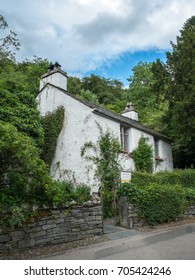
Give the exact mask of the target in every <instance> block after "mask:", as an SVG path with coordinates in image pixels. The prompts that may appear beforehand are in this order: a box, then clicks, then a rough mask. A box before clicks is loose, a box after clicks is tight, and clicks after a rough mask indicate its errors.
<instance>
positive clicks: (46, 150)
mask: <svg viewBox="0 0 195 280" xmlns="http://www.w3.org/2000/svg"><path fill="white" fill-rule="evenodd" d="M41 122H42V126H43V129H44V144H43V148H42V154H41V157H42V159H43V160H44V161H45V162H46V163H47V165H48V166H50V165H51V162H52V160H53V158H54V155H55V150H56V145H57V139H58V135H59V134H60V131H61V130H62V127H63V122H64V108H63V107H62V106H61V107H58V108H57V109H56V110H55V111H53V112H49V113H47V114H46V115H45V116H44V117H42V121H41Z"/></svg>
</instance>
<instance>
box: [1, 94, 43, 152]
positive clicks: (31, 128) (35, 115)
mask: <svg viewBox="0 0 195 280" xmlns="http://www.w3.org/2000/svg"><path fill="white" fill-rule="evenodd" d="M0 121H4V122H7V123H10V124H12V125H14V126H15V127H16V128H17V129H18V131H20V132H22V133H25V134H26V135H28V136H29V137H31V138H32V139H33V141H34V144H35V145H37V146H39V147H41V146H42V144H43V128H42V126H41V116H40V114H39V112H38V110H37V104H36V101H35V98H34V96H33V95H31V94H30V93H28V92H22V91H21V92H15V93H13V92H9V91H7V90H3V91H2V92H0Z"/></svg>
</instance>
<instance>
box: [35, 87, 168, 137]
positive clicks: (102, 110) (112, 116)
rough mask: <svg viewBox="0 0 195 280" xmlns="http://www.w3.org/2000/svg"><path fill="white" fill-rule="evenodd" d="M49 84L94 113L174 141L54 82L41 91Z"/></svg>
mask: <svg viewBox="0 0 195 280" xmlns="http://www.w3.org/2000/svg"><path fill="white" fill-rule="evenodd" d="M47 85H50V86H52V87H54V88H56V89H58V90H59V91H61V92H63V93H64V94H66V95H68V96H70V97H72V98H73V99H75V100H77V101H78V102H80V103H82V104H84V105H86V106H87V107H89V108H92V109H93V113H94V114H97V115H100V116H103V117H105V118H108V119H111V120H113V121H116V122H118V123H120V124H121V125H124V126H126V127H129V128H130V127H133V128H136V129H138V130H140V131H143V132H145V133H148V134H151V135H153V136H154V137H155V138H156V139H162V140H164V141H166V142H172V140H171V139H170V138H169V137H167V136H165V135H163V134H161V133H159V132H156V131H154V130H152V129H150V128H149V127H148V126H145V125H142V124H140V123H139V122H138V121H135V120H133V119H130V118H127V117H124V116H123V115H120V114H117V113H114V112H112V111H110V110H108V109H105V108H103V107H101V106H98V105H95V104H93V103H91V102H89V101H88V100H84V99H81V98H79V97H77V96H75V95H73V94H72V93H69V92H67V91H66V90H63V89H62V88H59V87H57V86H54V85H52V84H50V83H47V84H46V85H45V86H44V87H43V88H42V89H41V91H42V90H43V89H44V88H45V87H46V86H47ZM41 91H40V92H41ZM40 92H39V93H40Z"/></svg>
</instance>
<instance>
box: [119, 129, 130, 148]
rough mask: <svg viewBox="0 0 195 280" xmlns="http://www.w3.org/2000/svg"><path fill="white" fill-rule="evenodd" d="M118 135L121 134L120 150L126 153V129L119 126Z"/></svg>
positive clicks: (127, 146) (127, 142)
mask: <svg viewBox="0 0 195 280" xmlns="http://www.w3.org/2000/svg"><path fill="white" fill-rule="evenodd" d="M120 130H121V131H120V134H121V148H122V151H123V152H128V150H129V134H128V128H126V127H124V126H121V128H120Z"/></svg>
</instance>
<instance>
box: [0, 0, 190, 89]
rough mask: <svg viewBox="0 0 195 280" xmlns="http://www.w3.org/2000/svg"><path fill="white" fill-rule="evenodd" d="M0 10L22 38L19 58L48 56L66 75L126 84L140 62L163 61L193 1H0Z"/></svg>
mask: <svg viewBox="0 0 195 280" xmlns="http://www.w3.org/2000/svg"><path fill="white" fill-rule="evenodd" d="M0 14H1V15H2V16H4V18H5V20H6V21H7V23H8V25H9V28H10V29H11V30H13V31H14V32H15V33H16V34H17V37H18V39H19V41H20V44H21V49H20V51H19V52H18V53H17V56H16V58H17V61H22V60H25V59H33V56H37V57H41V58H43V59H45V58H47V59H48V60H49V61H52V62H55V61H58V62H59V63H60V64H61V66H62V69H63V70H64V71H65V72H67V74H68V75H69V76H77V77H86V76H89V75H90V74H92V73H93V74H95V75H99V76H102V77H105V78H110V79H118V80H120V81H121V82H123V84H124V86H127V85H128V82H127V78H129V77H130V76H131V75H132V68H133V67H134V66H136V65H137V64H138V63H139V62H140V61H142V62H152V61H155V60H156V59H157V58H160V59H161V60H162V61H166V52H167V51H169V50H171V48H170V41H172V42H176V36H178V35H179V30H181V29H182V27H183V24H184V23H185V22H186V20H187V19H188V18H190V17H191V16H192V15H194V14H195V0H1V4H0ZM0 37H1V36H0Z"/></svg>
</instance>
